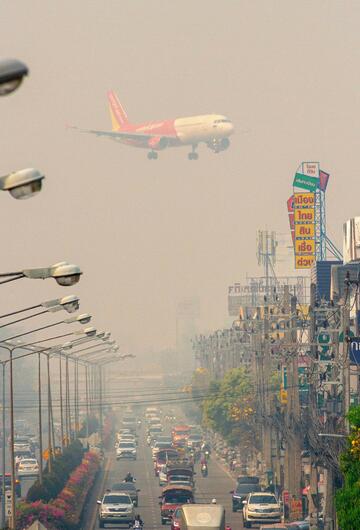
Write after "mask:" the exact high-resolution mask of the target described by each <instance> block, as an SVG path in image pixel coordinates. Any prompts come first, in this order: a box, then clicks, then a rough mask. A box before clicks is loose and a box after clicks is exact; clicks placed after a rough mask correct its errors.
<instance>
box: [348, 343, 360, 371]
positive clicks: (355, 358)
mask: <svg viewBox="0 0 360 530" xmlns="http://www.w3.org/2000/svg"><path fill="white" fill-rule="evenodd" d="M349 358H350V362H352V363H354V364H357V365H359V364H360V337H351V339H350V348H349Z"/></svg>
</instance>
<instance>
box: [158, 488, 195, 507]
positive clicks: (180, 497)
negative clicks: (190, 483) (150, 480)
mask: <svg viewBox="0 0 360 530" xmlns="http://www.w3.org/2000/svg"><path fill="white" fill-rule="evenodd" d="M164 499H165V502H166V503H167V504H186V503H187V502H188V501H192V494H191V492H190V491H176V490H175V491H168V492H167V493H165V495H164Z"/></svg>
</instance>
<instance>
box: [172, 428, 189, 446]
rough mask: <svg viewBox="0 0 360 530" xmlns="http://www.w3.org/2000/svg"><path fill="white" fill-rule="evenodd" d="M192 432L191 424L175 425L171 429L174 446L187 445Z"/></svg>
mask: <svg viewBox="0 0 360 530" xmlns="http://www.w3.org/2000/svg"><path fill="white" fill-rule="evenodd" d="M190 433H191V427H190V426H189V425H175V427H174V428H173V430H172V431H171V436H172V441H173V445H174V447H185V446H186V445H187V439H188V438H189V436H190Z"/></svg>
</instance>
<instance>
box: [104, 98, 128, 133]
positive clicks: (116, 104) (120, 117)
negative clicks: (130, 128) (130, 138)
mask: <svg viewBox="0 0 360 530" xmlns="http://www.w3.org/2000/svg"><path fill="white" fill-rule="evenodd" d="M108 100H109V110H110V116H111V124H112V130H113V131H118V130H120V129H121V128H122V127H124V125H127V124H128V123H129V120H128V117H127V114H126V112H125V110H124V109H123V107H122V105H121V103H120V101H119V98H118V97H117V95H116V94H115V92H113V91H112V90H110V91H109V92H108Z"/></svg>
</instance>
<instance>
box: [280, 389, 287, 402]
mask: <svg viewBox="0 0 360 530" xmlns="http://www.w3.org/2000/svg"><path fill="white" fill-rule="evenodd" d="M287 402H288V394H287V390H285V389H284V388H283V387H282V386H281V389H280V403H281V404H282V405H287Z"/></svg>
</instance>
